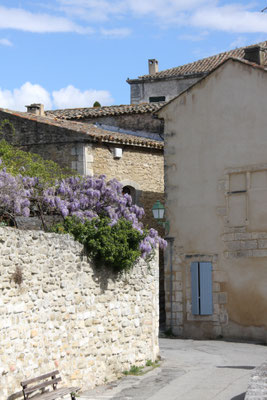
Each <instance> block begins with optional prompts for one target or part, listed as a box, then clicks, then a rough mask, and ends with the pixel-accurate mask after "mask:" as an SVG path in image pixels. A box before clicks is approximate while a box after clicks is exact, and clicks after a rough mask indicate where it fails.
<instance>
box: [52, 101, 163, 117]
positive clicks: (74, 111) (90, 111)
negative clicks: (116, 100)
mask: <svg viewBox="0 0 267 400" xmlns="http://www.w3.org/2000/svg"><path fill="white" fill-rule="evenodd" d="M163 104H164V102H160V103H141V104H129V105H120V106H104V107H90V108H66V109H63V110H51V111H46V112H45V115H46V116H48V117H56V118H60V119H68V120H72V119H75V120H77V119H85V118H98V117H105V116H110V115H123V114H144V113H148V112H149V113H152V112H154V111H157V110H158V109H159V108H160V107H161V106H162V105H163Z"/></svg>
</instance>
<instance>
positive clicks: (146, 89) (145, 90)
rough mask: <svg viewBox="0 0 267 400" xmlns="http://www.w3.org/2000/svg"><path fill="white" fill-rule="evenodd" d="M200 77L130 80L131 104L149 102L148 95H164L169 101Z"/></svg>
mask: <svg viewBox="0 0 267 400" xmlns="http://www.w3.org/2000/svg"><path fill="white" fill-rule="evenodd" d="M200 78H201V76H200V75H193V76H192V75H189V76H181V77H178V78H167V79H150V80H143V81H142V80H141V79H140V80H138V79H135V80H132V81H130V85H131V104H140V103H149V98H150V97H157V96H165V100H166V101H170V100H171V99H173V98H174V97H176V96H178V94H180V93H181V92H183V91H184V90H186V89H187V88H188V87H190V86H191V85H193V84H194V83H195V82H197V81H198V80H199V79H200Z"/></svg>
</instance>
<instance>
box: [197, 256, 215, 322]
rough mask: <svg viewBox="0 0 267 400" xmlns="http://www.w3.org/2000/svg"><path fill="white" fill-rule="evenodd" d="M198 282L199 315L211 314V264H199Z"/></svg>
mask: <svg viewBox="0 0 267 400" xmlns="http://www.w3.org/2000/svg"><path fill="white" fill-rule="evenodd" d="M199 282H200V315H211V314H212V313H213V301H212V264H211V263H210V262H201V263H199Z"/></svg>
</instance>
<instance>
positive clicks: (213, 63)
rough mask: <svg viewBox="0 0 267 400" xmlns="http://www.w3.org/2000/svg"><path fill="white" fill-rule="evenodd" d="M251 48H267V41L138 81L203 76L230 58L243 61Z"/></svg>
mask: <svg viewBox="0 0 267 400" xmlns="http://www.w3.org/2000/svg"><path fill="white" fill-rule="evenodd" d="M253 46H260V47H264V48H267V41H265V42H260V43H257V44H254V45H252V46H251V45H250V46H246V47H240V48H238V49H234V50H230V51H226V52H224V53H219V54H216V55H214V56H211V57H207V58H202V59H201V60H198V61H194V62H192V63H189V64H185V65H180V66H179V67H175V68H170V69H166V70H164V71H159V72H156V73H155V74H151V75H142V76H139V78H138V79H140V80H153V79H165V78H166V79H167V78H175V77H179V76H186V75H197V74H200V75H203V74H207V73H209V72H210V71H212V70H213V69H214V68H216V67H217V66H218V65H219V64H221V63H222V62H223V61H225V60H226V59H228V58H230V57H235V58H240V59H243V58H244V55H245V49H247V48H249V47H253ZM264 65H265V66H266V67H267V52H266V51H265V62H264ZM131 81H135V80H134V79H133V80H131V79H129V80H128V82H129V83H131Z"/></svg>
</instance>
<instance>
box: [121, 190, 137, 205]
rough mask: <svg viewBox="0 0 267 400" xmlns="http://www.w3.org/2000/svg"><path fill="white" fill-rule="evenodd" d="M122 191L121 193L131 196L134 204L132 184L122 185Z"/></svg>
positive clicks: (134, 191)
mask: <svg viewBox="0 0 267 400" xmlns="http://www.w3.org/2000/svg"><path fill="white" fill-rule="evenodd" d="M122 193H123V194H126V193H127V194H129V195H130V196H131V198H132V200H133V203H134V204H135V202H136V190H135V188H134V187H132V186H124V187H123V188H122Z"/></svg>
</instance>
